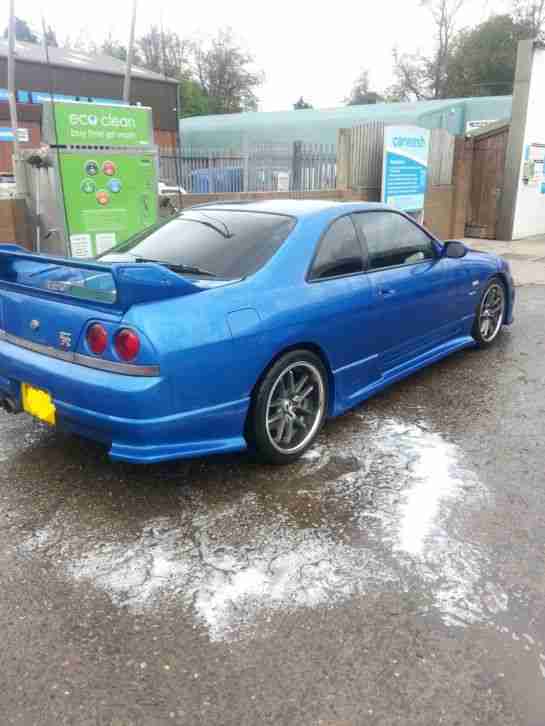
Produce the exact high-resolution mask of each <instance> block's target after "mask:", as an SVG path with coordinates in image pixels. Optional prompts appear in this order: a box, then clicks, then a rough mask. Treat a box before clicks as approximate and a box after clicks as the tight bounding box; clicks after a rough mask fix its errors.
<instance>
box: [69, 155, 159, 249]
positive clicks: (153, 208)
mask: <svg viewBox="0 0 545 726" xmlns="http://www.w3.org/2000/svg"><path fill="white" fill-rule="evenodd" d="M59 164H60V170H61V173H62V179H63V189H64V201H65V214H66V226H67V229H68V236H69V240H70V252H71V254H72V256H73V257H93V256H95V255H99V254H102V253H103V252H106V251H107V250H109V249H111V248H112V247H115V246H116V245H117V244H119V243H120V242H124V241H125V240H127V239H128V238H129V237H131V236H132V235H134V234H136V233H137V232H140V231H142V230H143V229H146V228H147V227H151V226H152V225H154V224H156V223H157V167H156V156H155V154H154V153H153V152H150V151H145V150H143V151H141V152H140V151H135V150H130V151H129V150H123V151H121V150H115V151H114V150H110V151H100V152H99V151H95V150H93V149H87V150H85V151H82V150H80V149H78V150H68V149H62V150H61V151H60V153H59Z"/></svg>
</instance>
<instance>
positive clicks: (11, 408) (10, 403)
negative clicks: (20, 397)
mask: <svg viewBox="0 0 545 726" xmlns="http://www.w3.org/2000/svg"><path fill="white" fill-rule="evenodd" d="M2 406H3V408H4V411H6V412H7V413H18V411H19V406H18V404H17V402H16V401H15V400H14V399H13V398H10V397H9V396H8V397H7V398H4V400H3V401H2Z"/></svg>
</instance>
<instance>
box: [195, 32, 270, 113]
mask: <svg viewBox="0 0 545 726" xmlns="http://www.w3.org/2000/svg"><path fill="white" fill-rule="evenodd" d="M194 53H195V66H196V72H197V77H198V80H199V83H200V85H201V86H202V88H203V90H204V92H205V93H206V95H207V96H208V99H209V105H210V111H211V113H237V112H239V111H255V110H256V109H257V101H258V99H257V96H256V94H255V91H256V89H257V87H258V86H260V85H261V83H262V82H263V74H262V73H260V72H258V71H253V70H251V65H252V64H253V60H254V59H253V57H252V55H250V53H248V52H247V51H246V50H244V49H243V48H241V46H240V45H239V44H238V43H237V41H236V39H235V37H234V35H233V31H232V30H231V28H223V29H221V30H220V31H219V32H218V34H217V36H216V37H215V38H213V39H212V41H211V43H210V44H209V45H208V46H204V45H200V44H195V46H194Z"/></svg>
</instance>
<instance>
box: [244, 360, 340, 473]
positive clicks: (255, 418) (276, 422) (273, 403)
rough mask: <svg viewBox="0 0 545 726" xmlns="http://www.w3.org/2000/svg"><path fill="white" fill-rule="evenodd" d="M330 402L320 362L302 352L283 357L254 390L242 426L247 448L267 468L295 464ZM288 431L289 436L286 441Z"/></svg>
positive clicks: (323, 370) (312, 439)
mask: <svg viewBox="0 0 545 726" xmlns="http://www.w3.org/2000/svg"><path fill="white" fill-rule="evenodd" d="M306 376H308V380H306V379H305V377H306ZM290 382H291V383H292V385H291V386H290V385H289V384H290ZM301 385H302V388H301V389H300V390H299V391H297V388H298V387H300V386H301ZM311 386H312V387H313V388H312V390H308V389H310V387H311ZM307 391H308V393H306V392H307ZM303 394H305V397H304V398H301V396H302V395H303ZM328 399H329V390H328V377H327V371H326V369H325V367H324V364H323V363H322V361H321V359H320V358H319V357H318V356H317V355H315V354H314V353H312V352H311V351H309V350H304V349H301V350H293V351H290V352H289V353H286V354H285V355H283V356H282V357H281V358H279V359H278V360H277V361H276V363H274V365H272V366H271V368H270V369H269V370H268V371H267V373H266V375H265V376H264V377H263V379H262V380H261V381H260V383H259V384H258V386H257V388H256V390H255V393H254V396H253V400H252V405H251V407H250V412H249V414H248V420H247V423H246V439H247V441H248V444H249V446H250V448H251V449H252V450H253V451H254V452H255V453H256V454H257V456H258V457H259V458H260V459H261V460H263V461H266V462H268V463H270V464H280V465H281V464H291V463H292V462H294V461H297V459H299V458H300V457H301V456H302V455H303V454H304V453H305V451H307V449H308V448H309V447H310V446H312V444H313V443H314V441H315V440H316V437H317V436H318V434H319V432H320V429H321V428H322V426H323V423H324V420H325V418H326V415H327V410H328ZM282 420H284V424H282ZM290 431H291V436H292V438H290V439H289V441H287V439H288V437H289V434H290Z"/></svg>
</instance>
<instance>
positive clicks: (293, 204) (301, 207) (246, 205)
mask: <svg viewBox="0 0 545 726" xmlns="http://www.w3.org/2000/svg"><path fill="white" fill-rule="evenodd" d="M188 209H195V210H198V209H207V210H212V209H215V210H217V211H219V210H222V211H233V210H237V209H240V210H241V211H242V210H244V211H247V212H269V213H274V214H286V215H289V216H291V217H297V218H298V219H301V218H303V217H312V216H315V215H318V214H321V213H323V212H331V211H334V210H335V209H338V213H339V214H342V213H347V212H351V211H366V210H372V209H375V210H376V209H388V207H387V206H386V205H384V204H379V203H376V202H338V201H335V200H323V199H268V200H264V201H257V202H255V201H253V202H251V201H248V202H246V201H245V202H209V203H207V204H197V205H195V206H193V207H190V208H187V209H186V210H184V211H188Z"/></svg>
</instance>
